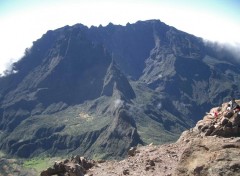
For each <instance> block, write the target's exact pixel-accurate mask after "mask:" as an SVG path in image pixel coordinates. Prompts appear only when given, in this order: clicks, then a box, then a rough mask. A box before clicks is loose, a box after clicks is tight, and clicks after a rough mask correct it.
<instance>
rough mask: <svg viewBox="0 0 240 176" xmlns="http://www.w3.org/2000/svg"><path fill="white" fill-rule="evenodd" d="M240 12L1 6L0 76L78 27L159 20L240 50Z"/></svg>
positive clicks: (180, 1) (86, 1) (19, 0)
mask: <svg viewBox="0 0 240 176" xmlns="http://www.w3.org/2000/svg"><path fill="white" fill-rule="evenodd" d="M239 9H240V0H0V26H1V27H0V74H1V73H2V72H3V71H4V70H5V69H6V68H9V67H10V65H11V63H13V62H15V61H17V60H18V59H20V58H21V57H22V56H23V53H24V51H25V49H26V48H29V47H31V45H32V42H33V41H36V40H37V39H38V38H40V37H41V36H42V35H43V34H44V33H46V32H47V31H48V30H54V29H57V28H60V27H63V26H66V25H74V24H76V23H81V24H84V25H86V26H88V27H90V26H92V25H93V26H99V25H100V24H101V25H103V26H106V25H107V24H108V23H110V22H111V23H113V24H120V25H126V24H127V23H128V22H129V23H135V22H136V21H139V20H149V19H159V20H161V21H162V22H164V23H166V24H167V25H170V26H174V27H175V28H177V29H179V30H182V31H185V32H187V33H190V34H193V35H195V36H198V37H202V38H204V39H206V40H210V41H217V42H221V43H230V44H231V45H233V46H240V12H239ZM239 49H240V48H239Z"/></svg>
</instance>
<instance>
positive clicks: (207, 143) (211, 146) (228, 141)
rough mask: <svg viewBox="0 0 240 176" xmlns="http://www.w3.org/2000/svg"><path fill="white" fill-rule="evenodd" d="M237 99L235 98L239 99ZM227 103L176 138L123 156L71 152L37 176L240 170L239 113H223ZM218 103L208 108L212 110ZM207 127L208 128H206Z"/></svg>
mask: <svg viewBox="0 0 240 176" xmlns="http://www.w3.org/2000/svg"><path fill="white" fill-rule="evenodd" d="M239 102H240V101H238V103H239ZM226 107H227V103H224V104H223V105H222V109H221V110H220V111H218V112H219V115H218V117H217V118H215V117H214V116H212V115H211V113H209V114H206V115H205V116H204V117H203V119H202V120H200V121H199V122H198V123H197V124H196V126H195V127H194V128H191V129H189V130H186V131H184V132H183V133H182V135H181V137H180V138H179V139H178V141H177V142H175V143H171V144H164V145H153V144H149V145H147V146H140V147H132V148H131V149H130V150H129V152H128V157H126V158H124V159H123V160H120V161H119V160H108V161H103V160H100V161H94V160H87V159H86V158H84V157H80V156H79V155H78V156H74V157H72V158H71V159H65V160H60V161H57V162H55V164H54V166H53V167H49V168H48V169H47V170H45V171H42V172H41V176H49V175H54V174H56V173H59V174H72V175H74V176H80V175H84V174H86V175H96V176H114V175H140V176H141V175H150V176H156V175H172V176H185V175H229V176H230V175H231V176H238V175H239V170H240V162H239V157H240V153H239V150H240V137H239V136H240V133H239V132H240V113H239V111H238V112H235V113H232V116H231V117H230V116H228V117H225V116H226V115H225V114H226V112H227V111H226ZM217 109H219V107H215V108H212V109H211V111H210V112H214V111H216V110H217ZM209 131H211V132H209Z"/></svg>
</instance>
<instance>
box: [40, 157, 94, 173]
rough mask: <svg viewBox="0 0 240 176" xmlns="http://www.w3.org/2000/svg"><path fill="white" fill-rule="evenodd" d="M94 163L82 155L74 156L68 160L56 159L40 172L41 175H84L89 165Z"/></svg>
mask: <svg viewBox="0 0 240 176" xmlns="http://www.w3.org/2000/svg"><path fill="white" fill-rule="evenodd" d="M95 164H96V162H95V161H92V160H87V159H86V158H84V157H80V156H78V155H77V156H74V157H72V158H71V159H70V160H68V159H66V160H63V161H56V162H55V164H54V166H53V167H50V168H48V169H47V170H45V171H42V172H41V174H40V175H41V176H51V175H71V176H84V175H85V174H86V172H87V170H89V169H90V168H91V167H93V166H94V165H95Z"/></svg>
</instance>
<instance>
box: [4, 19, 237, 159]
mask: <svg viewBox="0 0 240 176" xmlns="http://www.w3.org/2000/svg"><path fill="white" fill-rule="evenodd" d="M239 68H240V67H239V63H237V62H236V61H234V59H233V58H231V55H229V54H228V53H226V54H225V55H221V56H219V52H218V50H216V49H214V48H213V47H209V46H206V45H204V43H203V41H202V40H201V39H200V38H197V37H195V36H193V35H189V34H187V33H184V32H182V31H179V30H177V29H175V28H173V27H170V26H167V25H166V24H164V23H162V22H161V21H159V20H149V21H139V22H137V23H135V24H127V25H126V26H120V25H113V24H111V23H110V24H109V25H107V26H106V27H102V26H99V27H90V28H88V27H86V26H84V25H81V24H76V25H74V26H65V27H63V28H60V29H57V30H54V31H48V32H47V33H46V34H44V35H43V36H42V38H40V39H39V40H37V41H35V42H34V43H33V46H32V47H31V48H30V49H27V50H26V53H25V56H24V57H23V58H22V59H21V60H20V61H18V62H17V63H15V64H14V66H13V69H14V74H10V75H8V76H5V77H1V78H0V140H1V143H0V147H1V149H3V150H5V151H7V152H8V153H10V154H14V155H18V156H22V157H31V156H36V155H39V154H43V153H48V154H53V155H58V154H66V153H81V154H88V155H89V156H93V157H94V156H95V152H99V153H103V155H102V156H101V157H117V156H116V155H118V156H123V155H124V154H125V153H126V151H127V149H128V148H129V147H131V146H133V145H137V144H138V143H151V142H154V143H165V142H169V141H173V140H176V139H177V138H178V137H179V135H180V133H181V132H182V131H183V130H185V129H186V128H189V127H191V126H193V124H194V123H195V122H196V121H197V120H199V117H201V115H202V114H203V113H205V112H206V110H207V109H209V107H211V106H216V105H218V104H220V103H221V102H222V101H223V100H226V99H227V98H229V97H230V96H236V97H238V96H240V94H239V91H238V90H239V88H240V87H239V86H240V84H239V82H240V77H239V74H240V69H239ZM196 114H197V115H196ZM123 144H124V145H123ZM116 146H117V147H116ZM112 155H114V156H112ZM95 157H99V155H97V154H96V156H95Z"/></svg>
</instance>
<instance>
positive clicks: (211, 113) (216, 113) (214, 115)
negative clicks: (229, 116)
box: [206, 107, 222, 120]
mask: <svg viewBox="0 0 240 176" xmlns="http://www.w3.org/2000/svg"><path fill="white" fill-rule="evenodd" d="M221 110H222V107H218V108H217V110H216V111H214V112H210V113H209V112H206V114H207V115H211V116H212V117H214V118H215V119H216V120H217V118H218V116H219V115H221V113H220V112H221Z"/></svg>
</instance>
